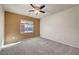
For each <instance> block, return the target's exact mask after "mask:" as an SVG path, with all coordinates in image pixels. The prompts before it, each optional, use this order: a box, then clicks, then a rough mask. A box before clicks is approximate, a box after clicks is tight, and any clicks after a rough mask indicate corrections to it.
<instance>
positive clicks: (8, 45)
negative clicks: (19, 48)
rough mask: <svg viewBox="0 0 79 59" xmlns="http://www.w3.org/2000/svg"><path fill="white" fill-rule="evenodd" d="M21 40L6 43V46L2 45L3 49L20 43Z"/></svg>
mask: <svg viewBox="0 0 79 59" xmlns="http://www.w3.org/2000/svg"><path fill="white" fill-rule="evenodd" d="M21 42H22V41H20V42H17V43H12V44H7V45H4V46H2V49H3V48H7V47H11V46H14V45H16V44H19V43H21Z"/></svg>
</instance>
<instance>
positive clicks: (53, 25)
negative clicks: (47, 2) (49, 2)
mask: <svg viewBox="0 0 79 59" xmlns="http://www.w3.org/2000/svg"><path fill="white" fill-rule="evenodd" d="M40 23H41V24H40V32H41V33H40V34H41V35H40V36H41V37H43V38H46V39H50V40H54V41H57V42H60V43H64V44H67V45H70V46H74V47H78V48H79V6H76V7H73V8H70V9H67V10H64V11H62V12H59V13H56V14H53V15H51V16H48V17H46V18H43V19H41V22H40Z"/></svg>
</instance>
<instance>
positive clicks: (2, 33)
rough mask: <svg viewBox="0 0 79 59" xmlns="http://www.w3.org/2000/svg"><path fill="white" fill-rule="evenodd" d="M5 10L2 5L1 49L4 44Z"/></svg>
mask: <svg viewBox="0 0 79 59" xmlns="http://www.w3.org/2000/svg"><path fill="white" fill-rule="evenodd" d="M3 41H4V10H3V8H2V6H1V5H0V48H1V47H2V45H3V44H4V42H3Z"/></svg>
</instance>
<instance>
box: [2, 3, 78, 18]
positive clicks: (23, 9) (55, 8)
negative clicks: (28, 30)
mask: <svg viewBox="0 0 79 59" xmlns="http://www.w3.org/2000/svg"><path fill="white" fill-rule="evenodd" d="M45 6H46V7H45V8H44V9H43V10H44V11H45V12H46V13H44V14H43V13H39V14H38V15H35V13H34V12H28V11H29V10H31V9H33V8H32V7H31V6H30V5H29V4H4V5H3V7H4V10H5V11H9V12H13V13H17V14H21V15H28V16H31V17H35V18H44V17H46V16H48V15H51V14H54V13H57V12H60V11H63V10H65V9H68V8H71V7H74V6H77V5H75V4H45Z"/></svg>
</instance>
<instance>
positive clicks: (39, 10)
mask: <svg viewBox="0 0 79 59" xmlns="http://www.w3.org/2000/svg"><path fill="white" fill-rule="evenodd" d="M30 6H31V7H33V9H32V10H29V12H34V13H35V14H36V15H38V14H39V13H45V11H43V10H42V9H43V8H44V7H45V5H37V4H30Z"/></svg>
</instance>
